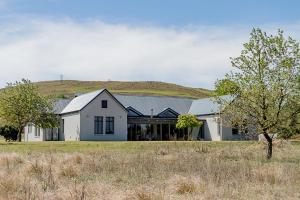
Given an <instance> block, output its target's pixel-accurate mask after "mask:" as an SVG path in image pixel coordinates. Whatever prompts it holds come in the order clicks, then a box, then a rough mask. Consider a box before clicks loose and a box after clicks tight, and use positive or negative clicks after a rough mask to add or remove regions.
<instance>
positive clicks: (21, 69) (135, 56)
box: [0, 0, 299, 88]
mask: <svg viewBox="0 0 300 200" xmlns="http://www.w3.org/2000/svg"><path fill="white" fill-rule="evenodd" d="M0 1H1V0H0ZM296 30H298V31H299V28H298V29H296ZM249 31H250V30H249V29H248V28H245V27H238V26H230V27H185V28H177V29H173V28H161V27H153V26H152V27H151V26H150V27H149V26H130V25H126V24H109V23H105V22H102V21H97V20H92V21H89V22H80V23H79V22H74V21H72V20H68V19H65V20H61V21H54V20H44V19H41V20H37V19H26V20H21V21H20V20H19V21H17V22H15V23H9V24H7V25H3V27H0V61H1V63H0V69H1V73H0V86H4V85H5V82H11V81H14V80H19V79H21V78H22V77H25V78H29V79H31V80H33V81H38V80H53V79H59V75H60V74H63V75H64V77H65V78H66V79H80V80H107V79H111V80H132V81H133V80H156V81H167V82H174V83H178V84H184V85H189V86H194V87H205V88H212V87H213V84H214V82H215V80H216V79H217V78H222V77H223V76H224V74H225V73H226V72H228V71H229V70H230V62H229V57H231V56H233V57H234V56H237V55H239V52H240V50H241V48H242V43H243V42H245V41H247V39H248V34H249Z"/></svg>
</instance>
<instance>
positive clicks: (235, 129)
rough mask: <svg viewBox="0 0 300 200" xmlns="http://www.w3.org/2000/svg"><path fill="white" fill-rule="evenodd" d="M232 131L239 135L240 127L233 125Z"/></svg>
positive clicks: (233, 133)
mask: <svg viewBox="0 0 300 200" xmlns="http://www.w3.org/2000/svg"><path fill="white" fill-rule="evenodd" d="M231 133H232V135H238V134H239V128H238V127H232V129H231Z"/></svg>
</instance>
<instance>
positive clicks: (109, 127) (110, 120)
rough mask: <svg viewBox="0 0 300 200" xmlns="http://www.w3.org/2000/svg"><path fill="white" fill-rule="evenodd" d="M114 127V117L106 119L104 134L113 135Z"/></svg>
mask: <svg viewBox="0 0 300 200" xmlns="http://www.w3.org/2000/svg"><path fill="white" fill-rule="evenodd" d="M114 126H115V125H114V117H106V128H105V129H106V131H105V132H106V134H113V133H114Z"/></svg>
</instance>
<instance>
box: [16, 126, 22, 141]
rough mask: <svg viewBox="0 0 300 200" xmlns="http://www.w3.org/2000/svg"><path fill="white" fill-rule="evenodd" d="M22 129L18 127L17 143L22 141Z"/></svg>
mask: <svg viewBox="0 0 300 200" xmlns="http://www.w3.org/2000/svg"><path fill="white" fill-rule="evenodd" d="M22 129H23V128H22V127H19V129H18V130H19V132H18V137H17V141H18V142H21V141H22Z"/></svg>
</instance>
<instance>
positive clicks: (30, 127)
mask: <svg viewBox="0 0 300 200" xmlns="http://www.w3.org/2000/svg"><path fill="white" fill-rule="evenodd" d="M28 133H32V124H28Z"/></svg>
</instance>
